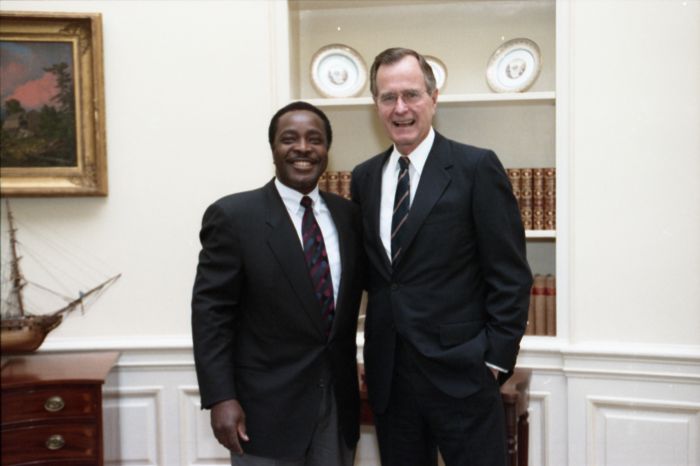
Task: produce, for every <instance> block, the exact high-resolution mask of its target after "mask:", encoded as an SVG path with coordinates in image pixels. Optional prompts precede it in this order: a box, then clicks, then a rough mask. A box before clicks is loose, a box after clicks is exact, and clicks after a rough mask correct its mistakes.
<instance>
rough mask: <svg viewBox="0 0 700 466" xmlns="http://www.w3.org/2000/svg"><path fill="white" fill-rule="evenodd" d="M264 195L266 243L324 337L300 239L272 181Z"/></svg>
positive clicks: (319, 313)
mask: <svg viewBox="0 0 700 466" xmlns="http://www.w3.org/2000/svg"><path fill="white" fill-rule="evenodd" d="M265 192H266V194H267V196H266V204H267V205H266V217H265V221H266V222H267V225H268V226H269V234H268V237H267V242H268V244H269V246H270V249H272V252H273V254H274V255H275V257H276V258H277V262H278V263H279V265H280V268H281V269H282V271H283V272H284V274H285V276H286V277H287V280H289V283H290V284H291V286H292V289H293V290H294V292H295V294H296V295H297V297H298V298H299V301H300V302H301V305H302V308H303V309H304V312H306V313H307V314H308V316H309V318H310V319H311V321H312V322H313V323H314V326H315V327H316V329H317V330H318V332H319V333H321V334H323V333H324V330H323V323H322V319H321V308H320V304H319V303H318V300H317V299H316V297H315V296H314V293H313V285H312V284H311V278H310V277H309V272H308V270H307V268H306V262H305V259H304V253H303V250H302V247H301V243H300V242H299V235H298V234H297V232H296V230H295V229H294V225H293V224H292V221H291V219H290V218H289V214H288V213H287V208H286V207H285V206H284V202H282V198H280V195H279V193H278V192H277V189H275V185H274V182H272V181H271V182H270V183H268V184H267V185H265Z"/></svg>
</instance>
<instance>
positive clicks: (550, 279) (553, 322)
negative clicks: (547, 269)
mask: <svg viewBox="0 0 700 466" xmlns="http://www.w3.org/2000/svg"><path fill="white" fill-rule="evenodd" d="M544 311H545V318H546V320H547V335H549V336H555V335H556V334H557V285H556V277H555V276H554V275H552V274H547V275H546V276H545V280H544Z"/></svg>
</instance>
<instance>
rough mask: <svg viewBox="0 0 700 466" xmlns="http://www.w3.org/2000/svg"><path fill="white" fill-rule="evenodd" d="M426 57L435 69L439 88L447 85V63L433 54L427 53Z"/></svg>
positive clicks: (436, 82)
mask: <svg viewBox="0 0 700 466" xmlns="http://www.w3.org/2000/svg"><path fill="white" fill-rule="evenodd" d="M424 58H425V61H427V62H428V64H429V65H430V67H431V68H432V69H433V74H434V75H435V84H436V86H437V89H438V90H441V89H442V87H443V86H444V85H445V81H446V80H447V67H445V64H444V63H443V62H442V61H440V59H439V58H436V57H433V56H431V55H425V56H424Z"/></svg>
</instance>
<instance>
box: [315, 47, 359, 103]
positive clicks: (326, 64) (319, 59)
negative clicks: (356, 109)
mask: <svg viewBox="0 0 700 466" xmlns="http://www.w3.org/2000/svg"><path fill="white" fill-rule="evenodd" d="M311 83H312V84H313V85H314V88H316V90H317V91H318V92H319V93H320V94H321V95H323V96H324V97H354V96H356V95H358V94H360V93H361V92H362V90H363V89H364V87H365V84H366V83H367V66H366V65H365V62H364V60H362V57H360V55H359V54H358V53H357V52H356V51H355V50H354V49H352V48H351V47H348V46H347V45H342V44H331V45H326V46H325V47H321V48H320V49H319V50H318V51H317V52H316V53H315V54H314V56H313V57H312V59H311Z"/></svg>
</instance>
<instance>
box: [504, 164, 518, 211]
mask: <svg viewBox="0 0 700 466" xmlns="http://www.w3.org/2000/svg"><path fill="white" fill-rule="evenodd" d="M506 174H507V175H508V179H509V180H510V185H511V187H512V188H513V195H514V196H515V200H516V201H518V206H520V169H519V168H506Z"/></svg>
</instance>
